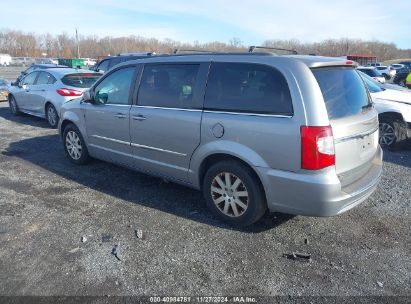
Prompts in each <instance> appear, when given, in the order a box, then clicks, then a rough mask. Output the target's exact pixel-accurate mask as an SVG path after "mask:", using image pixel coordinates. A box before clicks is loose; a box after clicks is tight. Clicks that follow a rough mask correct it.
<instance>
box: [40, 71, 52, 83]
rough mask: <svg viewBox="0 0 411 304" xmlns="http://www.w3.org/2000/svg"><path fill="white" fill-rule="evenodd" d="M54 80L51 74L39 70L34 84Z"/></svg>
mask: <svg viewBox="0 0 411 304" xmlns="http://www.w3.org/2000/svg"><path fill="white" fill-rule="evenodd" d="M55 81H56V79H55V78H54V77H53V76H52V75H51V74H49V73H46V72H40V75H39V78H37V83H36V84H53V83H54V82H55Z"/></svg>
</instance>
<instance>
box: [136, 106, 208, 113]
mask: <svg viewBox="0 0 411 304" xmlns="http://www.w3.org/2000/svg"><path fill="white" fill-rule="evenodd" d="M133 108H139V109H160V110H176V111H186V112H202V111H203V110H201V109H183V108H165V107H154V106H139V105H133Z"/></svg>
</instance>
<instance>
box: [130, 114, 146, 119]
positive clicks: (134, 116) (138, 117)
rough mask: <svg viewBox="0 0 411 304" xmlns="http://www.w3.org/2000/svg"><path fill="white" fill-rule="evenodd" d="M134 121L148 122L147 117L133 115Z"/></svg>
mask: <svg viewBox="0 0 411 304" xmlns="http://www.w3.org/2000/svg"><path fill="white" fill-rule="evenodd" d="M133 119H134V120H139V121H143V120H146V119H147V118H146V117H145V116H143V115H141V114H139V115H133Z"/></svg>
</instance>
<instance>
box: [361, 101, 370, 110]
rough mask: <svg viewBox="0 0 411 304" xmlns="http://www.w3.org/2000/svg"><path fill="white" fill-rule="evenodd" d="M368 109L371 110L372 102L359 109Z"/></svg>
mask: <svg viewBox="0 0 411 304" xmlns="http://www.w3.org/2000/svg"><path fill="white" fill-rule="evenodd" d="M369 108H372V102H370V103H368V104H367V105H365V106H362V107H361V109H363V110H366V109H369Z"/></svg>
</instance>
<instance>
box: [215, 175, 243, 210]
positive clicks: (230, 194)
mask: <svg viewBox="0 0 411 304" xmlns="http://www.w3.org/2000/svg"><path fill="white" fill-rule="evenodd" d="M210 190H211V197H212V199H213V201H214V204H215V205H216V207H217V208H218V210H220V212H222V213H223V214H224V215H227V216H230V217H239V216H241V215H243V214H244V212H245V211H246V210H247V208H248V205H249V194H248V191H247V188H246V186H245V184H244V183H243V181H242V180H241V179H240V178H239V177H238V176H236V175H234V174H232V173H230V172H221V173H220V174H218V175H217V176H215V177H214V179H213V181H212V183H211V189H210Z"/></svg>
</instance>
